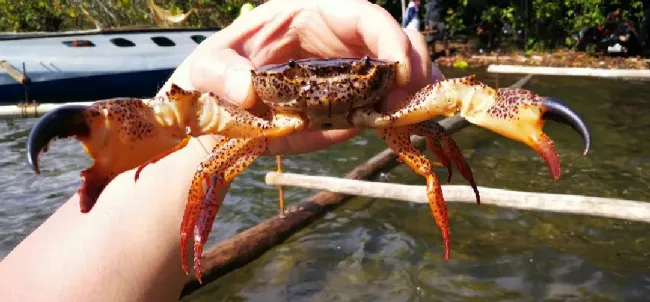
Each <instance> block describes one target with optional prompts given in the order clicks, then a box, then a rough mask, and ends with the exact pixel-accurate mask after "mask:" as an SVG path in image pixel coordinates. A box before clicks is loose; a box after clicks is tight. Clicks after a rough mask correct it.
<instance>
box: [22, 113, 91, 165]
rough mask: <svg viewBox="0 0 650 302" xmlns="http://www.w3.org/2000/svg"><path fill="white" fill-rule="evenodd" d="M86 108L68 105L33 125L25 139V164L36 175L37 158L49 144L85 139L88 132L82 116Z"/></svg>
mask: <svg viewBox="0 0 650 302" xmlns="http://www.w3.org/2000/svg"><path fill="white" fill-rule="evenodd" d="M87 109H88V107H86V106H82V105H69V106H63V107H60V108H57V109H55V110H54V111H51V112H49V113H47V114H45V115H44V116H43V117H41V119H40V120H39V121H38V122H37V123H36V125H34V127H33V128H32V131H31V132H30V133H29V136H28V137H27V162H28V163H29V166H30V167H31V168H32V170H34V172H35V173H36V174H39V173H40V169H39V166H38V156H39V155H40V153H41V152H45V151H47V146H48V145H49V143H50V142H51V141H53V140H55V139H58V138H66V137H70V136H73V135H74V136H77V137H87V136H88V134H89V132H90V130H89V128H88V125H87V124H86V121H85V119H84V116H83V112H84V111H85V110H87Z"/></svg>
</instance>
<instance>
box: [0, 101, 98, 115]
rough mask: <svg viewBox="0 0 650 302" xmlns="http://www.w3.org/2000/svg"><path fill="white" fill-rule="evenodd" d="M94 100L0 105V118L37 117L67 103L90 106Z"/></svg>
mask: <svg viewBox="0 0 650 302" xmlns="http://www.w3.org/2000/svg"><path fill="white" fill-rule="evenodd" d="M92 103H94V102H70V103H46V104H39V103H20V104H15V105H3V106H0V118H16V117H37V116H39V115H42V114H45V113H48V112H50V111H52V110H54V109H56V108H59V107H62V106H66V105H73V104H74V105H86V106H90V105H91V104H92Z"/></svg>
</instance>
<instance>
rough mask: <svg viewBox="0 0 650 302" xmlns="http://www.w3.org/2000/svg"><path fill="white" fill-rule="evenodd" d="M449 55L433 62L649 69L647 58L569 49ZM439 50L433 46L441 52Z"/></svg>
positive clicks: (458, 65) (463, 51) (466, 65)
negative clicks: (614, 55)
mask: <svg viewBox="0 0 650 302" xmlns="http://www.w3.org/2000/svg"><path fill="white" fill-rule="evenodd" d="M450 48H451V49H452V54H451V55H450V56H444V55H442V56H439V57H437V58H435V62H436V63H438V65H439V66H441V67H449V68H483V67H485V68H487V67H488V66H489V65H492V64H500V65H520V66H539V67H588V68H605V69H636V70H647V69H649V68H650V59H647V58H643V57H640V56H637V57H629V58H624V57H610V56H603V55H590V54H588V53H585V52H578V51H572V50H556V51H549V52H533V53H531V54H529V55H527V54H525V53H524V52H523V51H509V52H507V51H493V52H485V53H480V52H478V51H471V50H467V49H458V48H456V51H455V52H454V51H453V50H454V48H453V47H450ZM441 49H442V48H441V47H439V46H438V47H436V50H438V51H440V50H441Z"/></svg>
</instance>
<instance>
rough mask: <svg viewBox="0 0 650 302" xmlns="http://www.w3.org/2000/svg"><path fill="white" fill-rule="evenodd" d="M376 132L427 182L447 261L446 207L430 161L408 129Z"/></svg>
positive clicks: (447, 223) (447, 221) (448, 249)
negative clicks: (419, 148) (412, 138)
mask: <svg viewBox="0 0 650 302" xmlns="http://www.w3.org/2000/svg"><path fill="white" fill-rule="evenodd" d="M377 132H378V133H379V135H380V136H381V138H382V139H383V140H384V141H386V143H387V144H388V146H389V147H390V148H391V149H392V150H393V152H395V153H397V155H399V157H400V159H401V160H402V161H404V163H406V165H408V166H409V167H410V168H411V169H413V171H415V173H417V174H419V175H422V176H423V177H424V178H425V179H426V180H427V198H428V199H429V206H430V207H431V212H432V214H433V217H434V218H435V220H436V224H437V225H438V227H439V228H440V230H441V232H442V240H443V242H444V245H445V259H449V256H450V253H451V243H450V236H449V217H448V215H447V206H446V205H445V200H444V198H443V196H442V188H441V187H440V181H439V180H438V178H437V177H436V174H435V173H434V171H433V169H432V167H431V161H429V159H428V158H427V157H426V156H425V155H424V154H422V153H420V151H419V150H418V149H417V148H415V147H414V146H413V145H412V144H411V138H410V136H409V129H408V127H406V126H402V127H394V128H380V129H377Z"/></svg>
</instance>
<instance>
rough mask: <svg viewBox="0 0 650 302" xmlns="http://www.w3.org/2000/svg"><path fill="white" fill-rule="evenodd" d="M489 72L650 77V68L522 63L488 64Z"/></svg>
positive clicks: (631, 77)
mask: <svg viewBox="0 0 650 302" xmlns="http://www.w3.org/2000/svg"><path fill="white" fill-rule="evenodd" d="M487 71H488V72H496V73H512V74H517V73H519V74H536V75H553V76H577V77H601V78H630V79H650V70H646V69H643V70H641V69H604V68H586V67H584V68H578V67H541V66H520V65H497V64H492V65H490V66H488V69H487Z"/></svg>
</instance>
